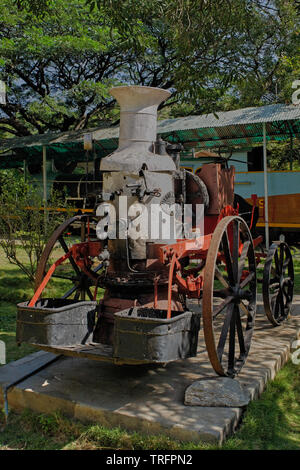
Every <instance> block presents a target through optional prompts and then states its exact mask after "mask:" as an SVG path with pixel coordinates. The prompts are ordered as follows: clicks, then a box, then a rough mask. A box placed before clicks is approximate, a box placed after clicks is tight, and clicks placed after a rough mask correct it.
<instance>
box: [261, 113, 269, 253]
mask: <svg viewBox="0 0 300 470" xmlns="http://www.w3.org/2000/svg"><path fill="white" fill-rule="evenodd" d="M263 159H264V193H265V208H264V210H265V238H266V240H265V241H266V249H267V250H268V249H269V245H270V242H269V211H268V209H269V207H268V206H269V200H268V166H267V133H266V123H265V122H263Z"/></svg>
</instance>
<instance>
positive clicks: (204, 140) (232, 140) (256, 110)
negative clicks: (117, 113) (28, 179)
mask: <svg viewBox="0 0 300 470" xmlns="http://www.w3.org/2000/svg"><path fill="white" fill-rule="evenodd" d="M264 122H265V123H266V131H267V138H268V140H279V141H280V140H285V139H288V138H290V137H291V136H293V137H299V136H300V106H298V105H292V104H289V105H287V104H273V105H268V106H261V107H253V108H244V109H237V110H234V111H227V112H218V113H216V114H213V113H211V114H206V115H201V116H187V117H183V118H178V119H165V120H162V121H159V122H158V125H157V133H158V135H159V136H161V137H162V138H163V139H165V140H167V141H169V142H181V143H183V144H187V145H190V146H194V147H197V148H212V147H223V146H226V147H232V146H239V147H245V146H248V147H249V146H253V145H255V144H259V143H261V142H262V141H263V131H262V123H264ZM90 132H91V133H93V138H94V141H95V143H96V145H95V147H96V153H97V155H98V156H105V155H107V154H109V153H111V152H112V151H114V150H115V149H116V148H117V147H118V137H119V128H118V127H108V128H103V127H102V128H96V129H85V130H80V131H69V132H64V133H59V134H58V133H57V134H56V133H51V134H50V133H49V134H43V135H33V136H28V137H17V138H13V139H2V140H1V141H0V152H1V153H2V156H1V155H0V167H2V168H3V167H7V165H11V166H13V165H16V164H17V162H18V163H19V164H21V162H22V160H24V159H32V160H36V159H40V158H41V149H42V146H43V145H45V146H47V155H48V156H50V157H55V156H62V154H64V158H66V159H69V160H74V159H77V160H82V159H84V158H85V156H84V150H83V135H84V134H86V133H90ZM9 151H12V152H13V155H5V153H7V152H9ZM90 157H91V158H92V156H90Z"/></svg>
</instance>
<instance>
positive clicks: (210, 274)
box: [202, 216, 256, 376]
mask: <svg viewBox="0 0 300 470" xmlns="http://www.w3.org/2000/svg"><path fill="white" fill-rule="evenodd" d="M240 227H241V231H242V235H243V243H241V240H240ZM220 254H221V256H222V257H223V262H225V266H226V274H225V275H224V274H222V273H221V271H220V264H219V263H220ZM246 260H247V261H248V266H245V261H246ZM215 278H217V279H218V280H219V282H220V283H221V285H222V288H221V289H219V291H216V290H215V289H216V287H215ZM247 286H248V287H250V291H249V292H247V290H246V288H247ZM220 298H221V303H217V304H216V300H217V299H220ZM245 302H248V304H247V305H246V304H245ZM202 312H203V329H204V337H205V344H206V349H207V352H208V356H209V359H210V361H211V364H212V366H213V368H214V369H215V371H216V372H217V373H218V374H219V375H223V376H226V375H227V376H234V375H236V374H237V373H238V372H239V371H240V370H241V368H242V367H243V365H244V363H245V361H246V358H247V356H248V353H249V350H250V344H251V339H252V334H253V329H254V320H255V314H256V263H255V254H254V249H253V242H252V237H251V233H250V231H249V228H248V226H247V225H246V223H245V222H244V220H243V219H241V218H240V217H237V216H233V217H230V216H228V217H225V218H224V219H222V220H221V221H220V223H219V224H218V225H217V228H216V230H215V231H214V234H213V237H212V240H211V244H210V247H209V250H208V253H207V259H206V266H205V272H204V285H203V297H202ZM222 313H224V316H221V314H222ZM245 316H246V318H245ZM243 317H244V318H243ZM243 322H244V323H245V325H244V327H243ZM228 333H229V334H228ZM228 336H229V338H228ZM237 346H238V348H239V352H238V353H236V347H237ZM225 349H226V351H225ZM225 353H226V354H225ZM224 356H226V357H224Z"/></svg>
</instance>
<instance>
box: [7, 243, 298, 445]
mask: <svg viewBox="0 0 300 470" xmlns="http://www.w3.org/2000/svg"><path fill="white" fill-rule="evenodd" d="M58 282H59V281H58ZM295 287H296V289H295V292H296V293H298V294H299V293H300V259H299V258H298V256H297V257H296V260H295ZM64 289H65V286H64V285H62V284H56V285H54V287H53V288H52V290H50V291H49V295H51V294H52V295H54V294H57V295H59V293H60V292H62V291H63V290H64ZM32 294H33V289H32V286H31V285H30V283H29V281H28V280H27V279H26V277H25V276H24V275H23V274H22V273H21V272H20V270H19V269H18V268H17V267H15V266H13V265H11V264H9V263H8V262H7V260H6V259H5V257H4V255H3V253H2V252H0V339H1V340H3V341H5V343H6V345H7V362H10V361H14V360H16V359H18V358H20V357H23V356H25V355H27V354H29V353H30V352H33V351H35V350H36V349H35V348H32V347H30V346H28V345H22V346H21V347H18V346H17V345H16V343H15V326H16V304H17V303H18V302H21V301H24V300H28V299H29V298H30V297H31V296H32ZM1 423H2V424H3V423H4V415H3V413H2V414H1V412H0V427H1ZM217 448H219V447H218V446H216V445H215V446H214V445H206V444H193V443H180V442H175V441H173V440H172V439H170V438H168V437H166V436H146V435H142V434H139V433H129V432H127V431H125V430H122V429H120V428H115V429H107V428H105V427H103V426H100V425H97V424H83V423H80V422H78V421H75V420H71V419H68V418H67V417H65V416H63V415H62V414H61V413H55V414H52V415H46V414H38V413H34V412H32V411H29V410H25V411H23V412H22V413H20V414H18V413H16V412H13V411H10V414H9V421H8V424H7V426H6V427H5V428H4V429H3V430H2V432H0V450H5V449H24V450H25V449H26V450H29V449H32V450H42V449H43V450H50V449H54V450H55V449H77V450H79V449H80V450H83V449H98V450H99V449H126V450H127V449H128V450H140V449H146V450H187V449H188V450H193V449H217ZM221 449H224V450H225V449H226V450H229V449H230V450H232V449H236V450H238V449H239V450H240V449H253V450H254V449H259V450H264V449H277V450H280V449H297V450H299V449H300V366H299V365H293V364H292V363H291V362H289V363H288V364H287V365H286V366H285V367H283V368H282V369H281V370H280V371H279V373H278V374H277V376H276V378H275V380H274V381H272V382H269V384H268V386H267V388H266V390H265V392H264V393H263V394H262V396H261V398H260V399H259V400H256V401H254V402H251V403H250V404H249V406H248V407H247V411H246V413H245V415H244V418H243V421H242V425H241V427H240V429H239V430H238V431H237V432H236V434H235V435H234V436H233V437H231V438H230V439H228V440H227V441H226V443H225V444H224V445H223V446H222V447H221Z"/></svg>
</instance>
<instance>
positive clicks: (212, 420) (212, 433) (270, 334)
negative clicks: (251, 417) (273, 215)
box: [0, 296, 300, 443]
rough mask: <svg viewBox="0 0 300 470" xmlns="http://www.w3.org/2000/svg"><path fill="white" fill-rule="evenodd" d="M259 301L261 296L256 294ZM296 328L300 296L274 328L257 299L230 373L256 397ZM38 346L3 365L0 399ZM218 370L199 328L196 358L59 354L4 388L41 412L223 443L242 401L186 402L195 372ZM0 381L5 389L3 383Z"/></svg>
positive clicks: (13, 402)
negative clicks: (245, 345)
mask: <svg viewBox="0 0 300 470" xmlns="http://www.w3.org/2000/svg"><path fill="white" fill-rule="evenodd" d="M260 304H261V302H260ZM299 333H300V296H297V297H296V299H295V302H294V306H293V316H292V318H291V319H290V320H289V321H288V323H287V324H285V325H284V326H281V327H278V328H274V327H272V326H271V325H270V324H269V322H268V321H267V320H266V319H265V316H264V314H263V309H262V305H260V307H259V309H258V314H257V320H256V327H255V331H254V335H253V340H252V344H251V350H250V354H249V356H248V359H247V362H246V365H245V366H244V368H243V369H242V372H241V373H240V375H239V376H238V377H237V378H236V379H234V380H238V381H239V383H240V384H241V385H242V386H243V387H245V389H246V392H247V393H249V394H250V396H251V398H252V399H254V398H257V397H258V396H259V395H260V394H261V393H262V391H263V390H264V388H265V385H266V383H267V381H268V380H270V379H273V378H274V377H275V375H276V372H277V371H278V370H279V369H280V368H281V367H282V365H283V364H284V363H285V362H286V361H287V360H288V358H289V355H290V347H291V343H292V342H293V341H294V340H295V339H297V338H298V337H299ZM52 356H53V355H52V354H51V353H47V352H43V351H38V352H37V353H34V354H31V355H30V356H27V357H26V358H23V359H20V360H19V361H15V362H13V363H10V364H7V365H6V366H2V367H1V368H0V401H1V400H2V403H3V393H2V392H3V387H4V386H5V384H6V385H7V383H8V381H9V380H11V379H12V381H13V380H14V378H15V377H16V376H17V375H18V374H20V371H21V370H24V367H26V368H27V369H26V370H28V367H30V364H31V367H34V366H35V365H38V364H39V363H41V361H45V360H47V359H48V358H52ZM212 377H216V374H215V373H214V371H213V369H212V367H211V365H210V362H209V360H208V357H207V353H206V350H205V344H204V338H203V334H202V333H201V334H200V336H199V348H198V355H197V357H196V358H190V359H187V360H182V361H176V362H173V363H170V364H168V365H167V366H165V367H161V366H124V365H123V366H117V365H113V364H110V363H103V362H97V361H91V360H89V359H83V358H70V357H62V358H60V359H58V361H56V362H55V363H54V364H52V365H50V366H48V367H47V368H46V369H44V370H42V371H40V372H38V373H37V374H36V375H33V376H32V377H30V378H28V379H26V380H24V381H23V382H21V383H19V384H18V385H16V386H15V387H13V388H12V389H11V390H10V391H9V393H8V403H9V407H10V408H13V409H16V410H21V409H24V408H30V409H32V410H35V411H38V412H44V413H51V412H53V411H56V410H60V411H61V412H63V413H64V414H66V415H68V416H70V417H74V418H76V419H80V420H82V421H90V422H98V423H101V424H103V425H105V426H108V427H113V426H121V427H123V428H125V429H128V430H131V431H133V430H134V431H141V432H146V433H152V434H153V433H163V434H165V435H168V436H170V437H172V438H174V439H178V440H183V441H194V442H199V441H204V442H219V443H222V442H223V441H224V439H225V438H226V437H228V436H229V435H230V434H231V433H232V432H234V430H235V429H236V426H237V424H238V423H239V421H240V419H241V417H242V414H243V408H228V407H227V408H225V407H217V408H214V407H200V406H185V405H184V393H185V390H186V388H187V387H188V386H189V385H191V384H192V383H193V382H194V381H196V380H199V379H201V380H207V379H209V378H212ZM1 389H2V390H1Z"/></svg>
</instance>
